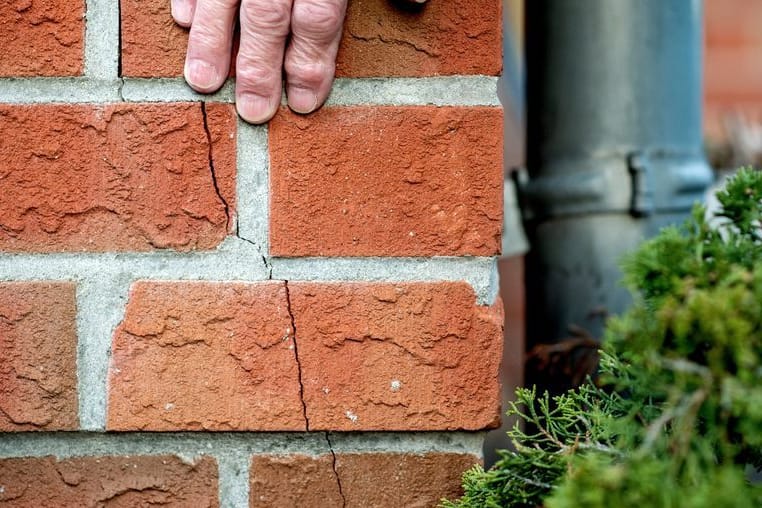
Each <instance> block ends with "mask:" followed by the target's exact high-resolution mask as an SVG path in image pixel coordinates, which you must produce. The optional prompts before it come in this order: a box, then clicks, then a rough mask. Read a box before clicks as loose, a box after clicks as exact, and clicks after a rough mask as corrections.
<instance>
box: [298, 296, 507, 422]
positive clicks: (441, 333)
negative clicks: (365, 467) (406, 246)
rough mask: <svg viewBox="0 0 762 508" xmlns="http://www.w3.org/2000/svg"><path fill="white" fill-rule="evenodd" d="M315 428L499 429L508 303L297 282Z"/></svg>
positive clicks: (302, 358) (304, 377) (301, 345)
mask: <svg viewBox="0 0 762 508" xmlns="http://www.w3.org/2000/svg"><path fill="white" fill-rule="evenodd" d="M289 290H290V295H291V308H292V311H293V314H294V317H295V324H296V333H297V341H298V347H299V358H300V363H301V369H302V381H303V384H304V400H305V403H306V406H307V417H308V419H309V423H310V430H341V431H352V430H401V431H408V430H454V429H467V430H477V429H483V428H487V427H493V426H495V425H497V424H498V421H499V413H500V407H499V382H498V367H499V363H500V355H501V351H502V338H503V336H502V323H503V315H502V304H501V303H500V302H499V301H498V302H497V303H495V304H494V305H493V306H492V307H482V306H477V305H475V297H474V293H473V290H472V289H471V287H470V286H468V285H467V284H465V283H454V282H431V283H399V284H389V283H386V284H375V283H359V282H358V283H306V282H305V283H298V282H290V283H289Z"/></svg>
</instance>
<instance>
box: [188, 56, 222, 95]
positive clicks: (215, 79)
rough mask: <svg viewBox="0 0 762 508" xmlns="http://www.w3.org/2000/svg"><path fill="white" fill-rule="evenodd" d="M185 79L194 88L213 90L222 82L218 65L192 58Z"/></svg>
mask: <svg viewBox="0 0 762 508" xmlns="http://www.w3.org/2000/svg"><path fill="white" fill-rule="evenodd" d="M185 79H186V80H187V81H188V83H190V85H191V86H192V87H193V88H197V89H200V90H202V91H211V90H212V89H214V88H217V86H218V85H219V82H220V73H219V72H218V71H217V67H215V66H214V65H212V64H210V63H207V62H205V61H203V60H195V59H194V60H190V61H189V62H188V64H187V65H186V67H185Z"/></svg>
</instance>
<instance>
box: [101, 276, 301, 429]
mask: <svg viewBox="0 0 762 508" xmlns="http://www.w3.org/2000/svg"><path fill="white" fill-rule="evenodd" d="M107 428H108V429H109V430H157V431H169V430H304V429H305V422H304V415H303V408H302V404H301V399H300V396H299V376H298V368H297V364H296V358H295V354H294V349H293V331H292V327H291V318H290V316H289V312H288V303H287V298H286V289H285V285H284V284H283V283H282V282H263V283H222V282H220V283H215V282H138V283H136V284H134V285H133V287H132V289H131V291H130V297H129V303H128V305H127V310H126V315H125V318H124V321H123V322H122V323H121V324H120V325H119V327H118V328H117V330H116V332H115V335H114V342H113V347H112V358H111V365H110V369H109V401H108V423H107Z"/></svg>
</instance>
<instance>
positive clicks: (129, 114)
mask: <svg viewBox="0 0 762 508" xmlns="http://www.w3.org/2000/svg"><path fill="white" fill-rule="evenodd" d="M234 115H235V113H234V111H233V108H232V106H230V105H210V106H208V114H207V115H206V117H207V120H206V122H205V119H204V114H203V110H202V107H201V106H200V105H199V104H197V103H179V104H108V105H36V106H25V105H21V106H19V105H0V130H2V132H3V133H4V135H3V136H2V137H0V181H1V182H2V184H3V194H2V197H1V198H0V251H11V252H52V251H110V250H117V251H118V250H135V251H146V250H153V249H163V248H170V249H176V250H193V249H211V248H214V247H216V246H217V245H218V244H219V243H220V242H221V241H222V240H223V238H224V237H225V235H226V234H227V233H228V230H229V226H230V223H231V222H232V221H229V220H228V214H226V206H225V203H226V202H227V203H228V205H229V206H228V208H230V210H229V212H228V213H230V214H232V213H233V210H232V208H233V205H234V203H233V196H234V194H233V189H234V186H235V184H234V179H235V160H236V159H235V121H234V118H235V116H234ZM205 123H206V125H208V134H209V136H211V138H212V139H213V140H216V142H213V143H212V150H210V144H209V142H208V135H207V129H205ZM210 159H211V162H212V164H210ZM212 166H213V168H212ZM212 169H214V171H212ZM215 175H216V187H218V188H219V189H220V191H221V192H223V193H224V194H223V195H219V194H218V192H217V189H216V187H215Z"/></svg>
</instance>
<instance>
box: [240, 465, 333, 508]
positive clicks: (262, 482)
mask: <svg viewBox="0 0 762 508" xmlns="http://www.w3.org/2000/svg"><path fill="white" fill-rule="evenodd" d="M249 474H250V483H251V486H250V489H249V507H250V508H270V507H273V506H277V507H279V508H289V507H294V508H298V507H307V506H325V507H333V506H342V502H341V493H340V492H339V485H338V483H337V482H336V475H335V474H334V472H333V456H332V455H321V456H319V457H312V456H309V455H299V454H295V455H256V456H254V457H252V460H251V469H250V473H249Z"/></svg>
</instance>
